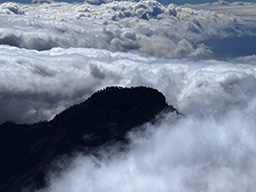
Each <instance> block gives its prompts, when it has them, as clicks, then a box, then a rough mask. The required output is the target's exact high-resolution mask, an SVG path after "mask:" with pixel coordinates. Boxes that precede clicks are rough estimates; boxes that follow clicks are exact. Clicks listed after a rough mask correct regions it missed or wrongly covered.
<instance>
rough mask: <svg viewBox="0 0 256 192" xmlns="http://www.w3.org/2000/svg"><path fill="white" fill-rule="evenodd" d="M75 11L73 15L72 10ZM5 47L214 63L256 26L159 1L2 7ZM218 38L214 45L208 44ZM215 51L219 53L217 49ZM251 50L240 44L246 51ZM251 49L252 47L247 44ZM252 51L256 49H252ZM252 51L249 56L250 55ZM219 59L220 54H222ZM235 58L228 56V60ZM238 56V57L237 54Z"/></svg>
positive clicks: (1, 36) (0, 32)
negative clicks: (221, 47)
mask: <svg viewBox="0 0 256 192" xmlns="http://www.w3.org/2000/svg"><path fill="white" fill-rule="evenodd" d="M70 10H71V11H70ZM0 13H1V18H2V20H1V28H0V44H7V45H10V46H16V47H19V48H26V49H36V50H39V51H40V50H49V49H51V48H53V47H62V48H70V47H85V48H99V49H107V50H110V51H114V52H117V51H122V52H131V53H135V54H140V55H144V56H154V57H165V58H184V57H187V58H193V59H202V58H211V57H213V56H214V54H215V51H216V50H215V49H214V48H215V47H216V46H214V45H215V44H214V42H215V40H216V39H217V40H220V41H221V39H225V38H227V37H228V38H231V41H232V40H233V39H236V38H237V37H241V36H248V37H251V38H253V39H252V40H255V29H256V25H255V23H254V24H251V23H250V24H248V23H247V22H244V21H243V19H241V18H240V17H237V16H235V15H230V14H223V13H218V14H217V13H215V12H210V11H203V10H193V9H190V8H182V7H177V6H175V5H173V4H170V5H168V6H163V5H162V4H160V3H157V2H155V1H141V2H138V3H132V2H112V3H107V4H102V5H100V6H95V5H90V4H86V3H85V4H79V3H77V4H68V3H51V4H38V5H33V4H32V5H28V4H26V5H23V4H16V3H11V2H8V3H3V4H1V6H0ZM209 39H213V43H206V42H205V41H206V40H209ZM212 47H213V48H212ZM245 47H246V45H240V49H241V50H242V49H243V48H245ZM247 47H248V45H247ZM250 50H255V45H251V47H250ZM246 55H251V52H249V53H244V55H238V56H246ZM217 56H218V55H217ZM227 57H230V55H227V54H226V55H225V54H224V56H222V59H223V58H224V59H226V58H227ZM232 57H237V55H232Z"/></svg>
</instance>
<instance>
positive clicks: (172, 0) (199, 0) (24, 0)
mask: <svg viewBox="0 0 256 192" xmlns="http://www.w3.org/2000/svg"><path fill="white" fill-rule="evenodd" d="M6 1H10V0H0V2H6ZM13 1H14V2H19V3H30V2H31V0H13ZM56 1H65V2H83V1H84V0H56ZM136 1H138V0H136ZM215 1H217V0H208V1H205V0H158V2H160V3H162V4H170V3H174V4H177V5H182V4H185V3H191V4H197V3H206V2H210V3H212V2H215ZM226 1H227V2H230V3H231V2H235V1H234V0H226ZM237 1H241V2H254V3H256V0H237Z"/></svg>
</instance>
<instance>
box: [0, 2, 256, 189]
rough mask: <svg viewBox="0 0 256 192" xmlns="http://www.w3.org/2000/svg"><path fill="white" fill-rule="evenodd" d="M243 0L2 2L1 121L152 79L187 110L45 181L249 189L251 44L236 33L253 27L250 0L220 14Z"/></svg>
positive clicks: (36, 116)
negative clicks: (121, 147) (213, 6)
mask: <svg viewBox="0 0 256 192" xmlns="http://www.w3.org/2000/svg"><path fill="white" fill-rule="evenodd" d="M237 6H238V5H235V4H231V5H225V6H223V7H226V8H225V10H226V11H223V10H222V12H221V11H217V10H216V11H217V12H219V13H216V12H210V11H206V10H204V11H203V10H193V9H190V8H182V7H176V6H174V5H169V6H167V7H165V6H162V5H160V4H158V3H155V2H151V1H150V2H144V1H142V2H139V3H132V2H122V3H120V2H113V3H109V4H103V5H101V6H97V7H96V6H92V5H88V4H67V3H52V4H38V5H22V4H15V3H4V4H1V5H0V17H1V20H0V43H1V44H8V45H0V69H1V70H0V105H1V108H0V123H2V122H4V121H6V120H13V121H16V122H35V121H39V120H48V119H51V118H53V117H54V115H56V114H57V113H59V112H61V111H62V110H63V109H65V108H67V107H68V106H70V105H73V104H75V103H79V102H82V101H84V100H85V99H86V98H87V97H88V96H90V95H91V94H92V93H93V92H95V91H96V90H98V89H101V88H103V87H106V86H111V85H120V86H141V85H144V86H149V87H153V88H157V89H158V90H160V91H161V92H163V93H164V95H165V96H166V98H167V101H168V103H170V104H173V105H174V106H175V107H176V108H177V109H178V110H179V111H181V112H183V113H185V114H186V116H185V117H183V118H181V119H178V120H177V119H176V118H175V117H174V116H172V115H171V114H166V116H165V117H164V118H163V119H160V120H159V122H158V124H155V125H149V124H147V125H144V126H145V127H147V130H146V131H145V132H141V133H130V139H131V145H130V146H129V150H128V151H126V152H125V153H118V152H116V151H112V152H113V153H114V154H108V153H105V151H102V155H103V158H102V160H99V159H95V158H94V157H92V156H83V155H81V154H80V155H78V156H77V157H75V158H74V159H72V160H73V161H72V162H73V163H72V166H71V167H69V168H67V169H66V168H65V169H64V172H63V173H62V175H60V176H58V177H57V176H56V177H53V178H50V186H49V188H47V189H45V191H54V192H56V191H93V192H98V191H136V190H138V191H197V192H198V191H213V192H217V191H220V190H223V191H239V192H240V191H241V192H243V191H246V192H247V191H253V190H254V189H255V182H254V180H253V178H255V176H256V175H255V173H254V172H253V170H255V168H256V167H255V164H256V162H255V154H256V151H255V149H256V140H255V137H254V135H255V130H254V127H255V126H254V125H255V118H254V117H255V114H256V111H255V105H256V98H255V95H256V91H255V90H256V70H255V64H256V63H255V55H252V54H255V53H252V52H251V50H255V49H253V48H254V47H253V44H248V43H247V44H241V43H237V42H238V41H237V40H244V39H243V38H245V39H247V40H248V39H249V40H251V42H254V41H253V40H254V38H255V31H256V30H255V29H256V26H255V23H253V22H252V21H254V19H253V18H255V16H254V15H253V14H250V13H249V11H248V10H249V9H248V10H247V11H246V8H245V7H246V6H248V5H247V4H244V5H241V10H242V9H243V11H244V13H246V14H247V15H246V16H244V17H243V16H242V15H240V16H242V17H237V16H235V15H230V14H228V15H227V14H223V12H227V13H228V12H232V11H234V10H235V8H234V7H236V8H237ZM239 6H240V5H239ZM252 6H253V5H252ZM231 9H232V10H231ZM219 10H221V9H220V8H219ZM244 18H246V19H247V20H244ZM248 18H250V19H248ZM240 37H241V39H240ZM248 37H250V38H251V39H250V38H248ZM224 39H225V41H224ZM209 42H211V43H209ZM216 42H222V43H223V42H228V46H226V47H225V51H226V52H225V53H224V56H223V57H222V56H218V55H217V54H216V53H218V51H219V52H222V50H223V49H221V48H223V45H222V44H217V43H216ZM214 43H215V44H214ZM9 45H12V46H9ZM218 46H219V47H218ZM254 46H255V45H254ZM52 47H57V48H53V49H51V48H52ZM24 48H26V49H24ZM93 48H95V49H93ZM244 48H247V49H244ZM31 49H34V50H31ZM226 49H227V50H226ZM237 49H238V50H239V49H243V50H245V53H244V55H240V54H238V53H239V51H238V53H237V52H236V50H237ZM38 50H45V51H38ZM248 50H249V51H248ZM111 51H112V52H111ZM124 52H125V53H124ZM230 52H231V53H232V54H234V55H233V56H232V58H228V57H229V56H230V55H229V54H228V53H230ZM248 53H250V54H249V55H248ZM209 57H210V58H212V60H204V59H206V58H209ZM170 58H172V59H170ZM173 58H176V59H173ZM180 58H183V59H180ZM220 58H221V59H223V58H224V60H226V61H218V59H220ZM178 59H179V60H178ZM163 141H165V142H163ZM108 155H112V157H111V158H110V160H106V159H105V158H104V156H108Z"/></svg>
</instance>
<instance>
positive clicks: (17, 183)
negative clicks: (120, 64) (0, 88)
mask: <svg viewBox="0 0 256 192" xmlns="http://www.w3.org/2000/svg"><path fill="white" fill-rule="evenodd" d="M163 110H169V111H173V112H177V110H176V109H174V108H173V107H172V106H169V105H167V103H166V100H165V97H164V96H163V94H162V93H160V92H159V91H157V90H155V89H151V88H146V87H136V88H119V87H109V88H106V89H104V90H101V91H99V92H96V93H94V94H93V95H92V96H91V97H90V98H89V99H87V100H86V101H85V102H83V103H81V104H79V105H74V106H72V107H70V108H69V109H67V110H65V111H63V112H62V113H60V114H59V115H57V116H56V117H55V118H54V119H53V120H52V121H49V122H40V123H36V124H31V125H29V124H22V125H18V124H15V123H12V122H6V123H4V124H2V125H1V126H0V154H1V158H0V167H1V169H0V191H1V192H5V191H9V192H11V191H19V190H20V187H21V185H22V183H23V182H24V181H35V183H36V184H37V185H38V187H42V186H43V185H44V170H45V168H46V166H47V165H49V163H50V162H51V161H52V160H53V159H56V157H58V156H59V155H63V154H70V153H71V152H72V151H74V150H76V151H79V150H83V151H86V152H90V151H92V150H93V149H95V148H97V147H99V146H102V145H105V144H110V143H114V142H117V141H118V142H123V143H127V142H128V141H127V140H126V138H125V134H126V133H127V132H128V131H129V130H131V129H132V128H133V127H137V126H139V125H141V124H143V123H145V122H148V121H151V120H153V119H154V117H155V116H156V115H157V114H158V113H159V112H161V111H163ZM177 113H178V112H177Z"/></svg>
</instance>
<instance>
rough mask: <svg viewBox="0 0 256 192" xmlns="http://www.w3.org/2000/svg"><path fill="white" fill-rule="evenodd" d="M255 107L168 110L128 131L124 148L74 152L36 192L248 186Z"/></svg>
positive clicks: (254, 154)
mask: <svg viewBox="0 0 256 192" xmlns="http://www.w3.org/2000/svg"><path fill="white" fill-rule="evenodd" d="M254 106H255V100H254ZM255 112H256V111H255V108H254V109H252V108H251V109H249V108H248V109H246V110H243V111H232V112H229V113H228V114H226V115H224V116H222V115H219V116H218V117H217V118H212V117H206V118H200V117H193V116H187V117H185V118H182V119H179V120H177V119H176V117H175V116H173V115H172V114H167V115H166V117H165V118H164V119H161V120H160V122H159V123H158V124H155V125H148V124H147V125H144V127H146V131H144V132H139V133H138V132H135V133H131V134H130V139H131V144H130V146H129V150H127V151H126V152H120V153H115V152H113V150H112V151H111V150H108V151H107V150H106V151H104V150H103V151H101V153H102V157H100V158H96V157H94V156H84V155H82V154H80V155H78V156H77V157H75V158H74V159H73V160H72V163H71V165H70V166H69V167H68V168H66V169H65V171H64V172H62V173H61V174H60V175H59V176H58V177H56V175H52V177H51V176H50V177H49V179H50V183H49V184H50V186H49V187H48V188H45V189H43V190H40V192H52V191H54V192H60V191H63V192H65V191H74V192H80V191H86V192H105V191H121V192H128V191H150V192H155V191H162V192H167V191H179V192H183V191H184V192H185V191H192V192H198V191H210V192H218V191H222V190H224V191H241V192H246V191H253V190H254V189H255V186H256V185H255V181H254V178H255V176H256V174H255V171H254V170H255V168H256V160H255V158H256V150H255V146H256V138H255V136H254V135H255V126H254V125H255V119H254V117H253V116H254V115H255ZM249 114H251V115H249ZM248 115H249V116H248Z"/></svg>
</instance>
